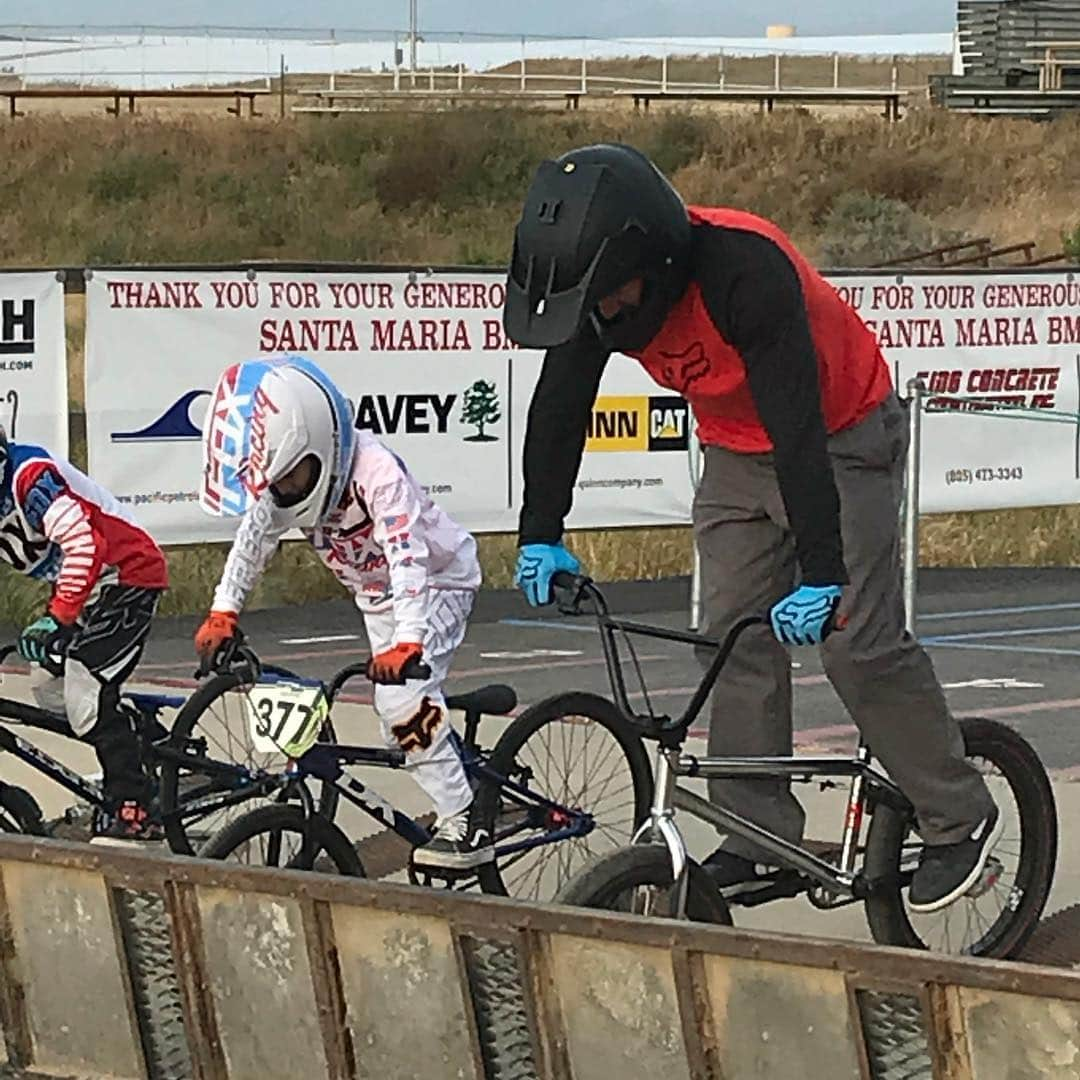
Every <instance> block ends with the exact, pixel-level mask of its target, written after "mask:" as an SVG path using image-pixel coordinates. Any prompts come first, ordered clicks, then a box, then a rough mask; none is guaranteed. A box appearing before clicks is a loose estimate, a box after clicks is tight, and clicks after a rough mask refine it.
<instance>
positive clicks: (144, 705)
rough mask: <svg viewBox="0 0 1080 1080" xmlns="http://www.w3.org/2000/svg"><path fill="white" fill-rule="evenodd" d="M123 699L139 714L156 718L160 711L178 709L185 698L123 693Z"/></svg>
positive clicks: (170, 695)
mask: <svg viewBox="0 0 1080 1080" xmlns="http://www.w3.org/2000/svg"><path fill="white" fill-rule="evenodd" d="M123 697H124V699H125V700H126V701H128V702H130V703H131V704H132V705H134V706H135V708H136V709H138V710H139V712H141V713H150V714H151V715H152V716H156V715H157V714H158V713H159V712H160V711H161V710H162V709H179V708H180V707H181V706H182V705H183V704H184V702H185V701H187V698H184V697H179V696H177V695H176V694H132V693H128V692H127V691H125V692H124V695H123Z"/></svg>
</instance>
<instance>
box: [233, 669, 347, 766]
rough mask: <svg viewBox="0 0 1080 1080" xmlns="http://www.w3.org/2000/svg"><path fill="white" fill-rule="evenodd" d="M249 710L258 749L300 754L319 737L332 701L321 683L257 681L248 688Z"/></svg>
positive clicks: (250, 722)
mask: <svg viewBox="0 0 1080 1080" xmlns="http://www.w3.org/2000/svg"><path fill="white" fill-rule="evenodd" d="M247 710H248V726H249V727H250V729H251V741H252V743H253V744H254V746H255V749H256V750H258V751H259V752H260V753H263V754H285V755H286V756H288V757H291V758H298V757H301V756H302V755H303V754H305V753H307V751H308V750H310V749H311V747H312V746H314V745H315V743H316V741H317V740H318V738H319V732H320V731H321V730H322V726H323V723H324V722H325V720H326V717H327V716H328V715H329V713H330V703H329V702H328V701H327V700H326V690H325V688H324V687H323V685H322V684H321V683H319V684H317V685H311V684H305V683H288V682H275V683H256V684H255V686H254V687H252V689H251V690H250V691H248V694H247Z"/></svg>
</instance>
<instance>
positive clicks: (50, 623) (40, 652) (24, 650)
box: [19, 615, 71, 664]
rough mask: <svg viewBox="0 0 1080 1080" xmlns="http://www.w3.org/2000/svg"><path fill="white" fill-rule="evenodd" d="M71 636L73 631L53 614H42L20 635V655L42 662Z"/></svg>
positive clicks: (25, 658)
mask: <svg viewBox="0 0 1080 1080" xmlns="http://www.w3.org/2000/svg"><path fill="white" fill-rule="evenodd" d="M70 636H71V631H70V629H69V628H68V627H66V626H64V625H63V624H62V623H60V622H57V620H56V619H54V618H53V617H52V615H42V616H41V618H40V619H38V620H37V621H36V622H32V623H31V624H30V625H29V626H28V627H27V628H26V629H25V630H23V632H22V633H21V634H20V635H19V655H20V656H21V657H22V658H23V659H24V660H32V661H34V662H35V663H38V664H42V663H44V662H45V661H46V660H47V659H48V658H49V657H50V656H52V655H54V654H55V653H56V652H57V651H59V650H58V648H57V647H58V646H59V645H61V644H62V643H63V642H66V641H67V639H68V638H69V637H70Z"/></svg>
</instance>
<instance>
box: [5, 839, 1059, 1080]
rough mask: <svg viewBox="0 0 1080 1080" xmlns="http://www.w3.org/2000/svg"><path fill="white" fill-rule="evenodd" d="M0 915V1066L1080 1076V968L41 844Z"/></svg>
mask: <svg viewBox="0 0 1080 1080" xmlns="http://www.w3.org/2000/svg"><path fill="white" fill-rule="evenodd" d="M0 912H2V915H3V918H2V920H0V1023H2V1027H3V1034H4V1038H5V1042H6V1048H7V1056H8V1060H9V1063H10V1065H11V1066H14V1067H15V1068H17V1069H31V1070H33V1071H34V1073H35V1074H36V1075H41V1074H44V1075H46V1076H68V1075H70V1074H72V1073H78V1074H79V1075H87V1074H91V1075H97V1076H101V1075H109V1076H148V1077H152V1078H155V1080H156V1078H159V1077H162V1078H164V1077H167V1078H168V1080H187V1078H189V1077H191V1078H196V1077H197V1078H199V1080H204V1078H205V1080H228V1078H230V1077H249V1076H257V1075H260V1074H263V1073H265V1072H266V1067H267V1063H269V1062H272V1063H273V1065H272V1069H273V1073H274V1075H277V1076H304V1075H318V1076H326V1077H331V1078H333V1080H352V1078H353V1077H357V1076H388V1077H389V1076H423V1077H425V1080H427V1078H430V1080H443V1078H446V1080H450V1078H454V1080H458V1078H461V1077H467V1078H470V1080H503V1078H511V1077H526V1076H528V1077H536V1078H537V1080H569V1078H570V1077H573V1078H574V1080H606V1078H607V1077H609V1076H610V1075H611V1072H612V1070H613V1069H614V1070H618V1069H620V1068H621V1069H622V1073H623V1075H624V1076H626V1077H628V1078H629V1077H638V1076H663V1077H685V1078H687V1080H689V1078H690V1077H710V1076H732V1077H743V1076H778V1077H779V1076H798V1075H803V1073H804V1071H805V1062H808V1061H813V1062H814V1066H815V1069H816V1070H817V1072H818V1073H819V1074H820V1075H822V1076H828V1077H840V1076H843V1077H852V1078H859V1080H900V1078H904V1080H943V1078H945V1077H948V1078H949V1080H993V1078H997V1077H1001V1076H1003V1075H1004V1073H1003V1072H1002V1062H1003V1061H1006V1062H1008V1063H1009V1067H1010V1068H1011V1069H1013V1070H1014V1071H1013V1072H1010V1073H1009V1075H1016V1076H1021V1075H1022V1076H1025V1077H1026V1076H1031V1077H1035V1076H1040V1077H1042V1076H1066V1075H1072V1074H1071V1073H1069V1072H1067V1071H1061V1068H1062V1066H1061V1065H1060V1063H1062V1062H1069V1061H1071V1060H1072V1055H1073V1054H1074V1053H1075V1037H1076V1028H1077V1025H1078V1024H1080V975H1077V974H1074V973H1072V972H1063V971H1057V970H1053V969H1048V968H1039V967H1035V966H1033V965H1029V964H1015V963H1001V962H997V961H987V960H978V961H973V960H960V959H953V958H950V957H945V956H937V955H931V954H927V953H919V952H914V951H907V950H899V949H883V948H879V947H876V946H866V945H859V944H851V943H847V942H843V941H836V940H821V939H814V938H806V937H794V936H790V935H780V934H757V933H750V932H747V931H733V930H730V929H725V928H716V927H710V926H705V925H701V924H695V923H685V922H672V921H668V920H660V919H649V918H642V917H624V916H618V915H610V914H607V913H605V912H596V911H585V910H581V909H573V908H561V907H555V906H551V905H526V904H521V903H518V902H515V901H509V900H493V899H491V898H487V897H477V896H470V895H467V894H462V893H458V892H447V891H443V890H434V889H418V888H411V887H406V886H399V885H390V884H385V883H382V882H370V881H366V880H363V879H347V878H340V877H335V876H330V875H323V874H316V873H299V872H295V871H271V870H263V869H248V868H246V867H241V866H237V865H235V864H222V863H210V862H205V861H201V860H195V859H191V860H180V859H171V858H163V857H159V856H146V855H142V854H136V853H132V852H127V851H120V850H118V849H108V850H102V849H101V848H97V849H95V848H91V847H88V846H85V845H75V844H64V843H59V842H56V841H48V840H46V841H42V840H38V839H36V838H32V837H16V836H5V837H2V838H0ZM91 986H92V987H93V993H87V988H88V987H91ZM410 1003H421V1005H420V1011H421V1013H422V1017H423V1021H422V1022H420V1021H419V1020H416V1021H415V1022H414V1021H413V1020H411V1019H408V1018H407V1014H403V1011H402V1010H403V1009H407V1008H408V1007H409V1005H410ZM413 1011H414V1012H415V1009H414V1010H413ZM416 1015H417V1016H419V1015H420V1013H417V1014H416ZM403 1016H406V1018H405V1019H404V1020H403ZM1068 1068H1070V1066H1068V1065H1066V1066H1065V1069H1066V1070H1067V1069H1068ZM1055 1070H1056V1071H1055Z"/></svg>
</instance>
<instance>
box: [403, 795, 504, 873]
mask: <svg viewBox="0 0 1080 1080" xmlns="http://www.w3.org/2000/svg"><path fill="white" fill-rule="evenodd" d="M470 817H471V815H470V813H469V811H468V810H467V809H466V810H462V811H460V812H459V813H457V814H454V816H453V817H448V818H439V819H438V820H437V821H436V822H435V832H434V834H433V835H432V837H431V839H430V840H429V841H428V842H427V843H426V844H424V845H423V846H422V847H418V848H417V849H416V850H415V851H414V852H413V854H412V863H413V866H414V867H416V868H417V869H420V870H472V869H474V868H475V867H477V866H483V865H484V863H489V862H493V861H494V860H495V848H494V847H493V846H492V843H491V836H490V834H489V833H488V831H487V829H474V828H472V825H471V822H470V820H469V819H470Z"/></svg>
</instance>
